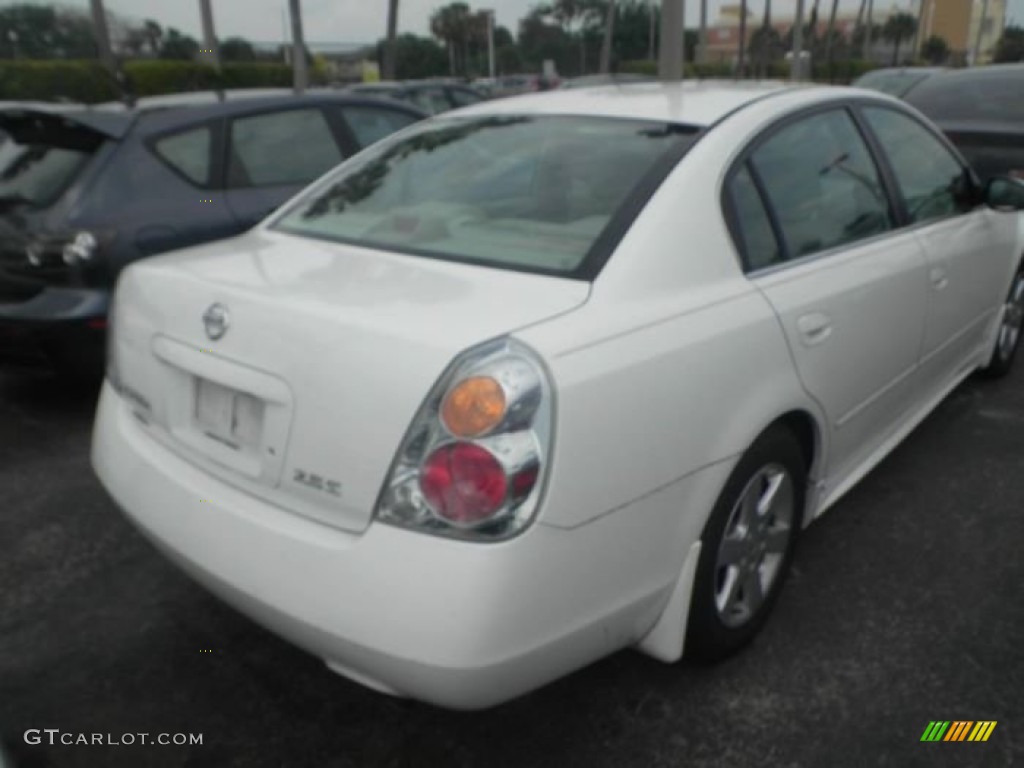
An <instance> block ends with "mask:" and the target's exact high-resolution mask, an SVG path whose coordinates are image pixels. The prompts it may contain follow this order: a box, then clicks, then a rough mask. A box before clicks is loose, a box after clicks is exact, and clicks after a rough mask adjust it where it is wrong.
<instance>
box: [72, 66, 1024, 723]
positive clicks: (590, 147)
mask: <svg viewBox="0 0 1024 768" xmlns="http://www.w3.org/2000/svg"><path fill="white" fill-rule="evenodd" d="M1022 192H1024V186H1022V185H1020V184H1017V183H1016V182H1013V181H1012V180H1008V179H996V180H993V181H992V182H991V183H990V184H989V185H987V186H985V187H981V186H980V185H979V184H978V182H977V180H976V177H975V176H974V174H973V173H972V172H971V171H970V170H969V168H967V167H966V166H965V165H964V162H963V160H962V159H961V157H960V155H959V154H958V153H957V152H956V150H955V149H954V148H953V147H952V146H951V145H950V144H949V142H948V141H946V139H945V138H944V137H943V136H942V135H941V134H940V133H939V132H938V131H937V130H936V129H935V128H934V127H933V126H932V125H931V124H930V123H929V122H928V121H927V120H925V119H924V118H922V117H921V116H920V115H919V114H918V113H916V112H915V111H913V110H912V109H910V108H908V107H907V106H906V105H904V104H902V103H900V102H899V101H896V100H894V99H891V98H889V97H886V96H883V95H880V94H875V93H871V92H868V91H859V90H855V89H832V88H821V87H796V88H791V87H783V86H778V85H743V84H734V85H722V84H713V83H685V84H673V85H662V84H642V85H635V86H627V87H613V88H605V89H582V90H579V91H561V92H556V93H550V94H543V95H536V96H527V97H523V98H519V99H511V100H505V101H496V102H488V103H486V104H483V105H480V106H476V107H472V108H470V109H466V110H461V111H459V112H455V113H450V114H448V115H445V116H443V117H439V118H435V119H432V120H429V121H427V122H424V123H421V124H417V125H415V126H412V127H410V128H408V129H406V130H404V131H403V132H401V133H399V134H396V135H395V136H393V137H391V138H389V139H386V140H384V141H383V142H381V143H380V144H377V145H375V146H373V147H371V148H370V149H368V150H366V151H364V152H362V153H361V154H359V155H357V156H356V157H355V158H353V159H352V160H350V161H348V162H346V163H344V164H343V165H342V166H340V167H339V168H337V169H336V170H335V171H333V172H331V173H330V174H328V175H327V176H326V177H324V178H323V179H321V180H320V181H318V182H317V183H315V184H314V185H313V186H311V187H310V188H308V189H307V190H305V191H304V192H302V193H301V194H300V195H298V196H297V197H296V198H295V199H293V200H292V201H290V202H289V203H288V204H286V205H285V206H284V207H283V208H282V209H281V211H280V212H279V213H277V214H275V215H274V216H272V217H271V218H270V219H268V220H267V221H265V222H264V223H263V224H261V225H260V226H258V227H257V228H255V229H254V230H252V231H251V232H249V233H247V234H245V235H243V236H241V237H237V238H234V239H231V240H225V241H222V242H218V243H213V244H209V245H205V246H201V247H197V248H192V249H189V250H185V251H181V252H179V253H176V254H171V255H167V256H163V257H159V258H155V259H150V260H147V261H145V262H142V263H138V264H136V265H134V266H132V267H131V268H129V269H128V270H126V271H125V272H124V273H123V275H122V276H121V279H120V282H119V286H118V289H117V295H116V301H115V308H114V311H113V313H112V319H111V333H110V350H109V361H108V376H107V381H106V383H105V385H104V387H103V392H102V397H101V400H100V405H99V413H98V415H97V421H96V427H95V434H94V438H93V448H92V451H93V454H92V456H93V463H94V466H95V469H96V471H97V473H98V474H99V477H100V479H101V480H102V482H103V484H104V485H105V486H106V488H107V489H108V491H109V492H110V494H111V495H112V496H113V498H114V499H115V500H116V502H117V504H118V505H119V506H120V507H121V508H122V509H123V510H124V512H125V514H127V515H128V517H129V518H130V519H131V520H132V521H133V522H134V523H135V524H136V525H137V526H138V527H139V529H140V530H141V531H142V532H143V533H144V534H145V535H146V536H147V537H148V538H149V539H150V540H152V541H153V543H154V544H155V545H156V546H157V547H158V548H159V549H161V550H162V551H163V552H164V553H166V555H167V556H168V557H169V558H171V559H172V560H174V561H175V562H176V563H178V564H179V565H180V566H181V568H183V569H184V570H185V571H187V572H188V573H189V574H191V575H192V576H193V577H194V578H195V579H197V580H198V581H199V582H201V583H202V584H204V585H205V586H206V587H208V588H209V589H210V590H211V591H213V592H214V593H216V594H218V595H220V596H221V597H222V598H223V599H224V600H226V601H227V602H229V603H231V604H233V605H234V606H236V607H237V608H238V609H239V610H241V611H243V612H245V613H247V614H248V615H249V616H251V617H252V618H254V619H255V620H256V621H258V622H260V623H262V624H264V625H266V626H267V627H269V628H270V629H272V630H273V631H275V632H277V633H279V634H280V635H282V636H284V637H286V638H288V639H290V640H291V641H292V642H294V643H295V644H297V645H299V646H301V647H303V648H305V649H307V650H308V651H310V652H311V653H314V654H316V655H317V656H319V657H320V658H322V659H323V660H324V661H325V662H326V664H327V665H328V666H329V667H330V668H331V669H333V670H335V671H336V672H339V673H341V674H343V675H346V676H348V677H350V678H352V679H354V680H357V681H359V682H360V683H363V684H365V685H368V686H371V687H373V688H376V689H378V690H381V691H385V692H387V693H391V694H395V695H402V696H409V697H415V698H418V699H422V700H426V701H430V702H434V703H437V704H441V705H445V706H449V707H456V708H479V707H486V706H490V705H493V704H496V703H498V702H501V701H504V700H507V699H509V698H511V697H514V696H517V695H519V694H522V693H524V692H526V691H528V690H531V689H533V688H535V687H537V686H539V685H542V684H544V683H546V682H548V681H550V680H552V679H554V678H556V677H558V676H560V675H564V674H566V673H567V672H569V671H571V670H573V669H577V668H579V667H581V666H583V665H585V664H588V663H590V662H592V661H594V660H595V659H598V658H600V657H602V656H605V655H607V654H609V653H612V652H613V651H616V650H618V649H620V648H624V647H629V646H632V647H635V648H638V649H640V650H641V651H643V652H645V653H647V654H650V655H651V656H654V657H655V658H658V659H661V660H663V661H665V662H673V661H676V660H678V659H680V658H681V657H682V655H683V653H684V652H685V653H686V654H687V655H688V656H693V657H699V658H704V659H714V658H718V657H722V656H725V655H727V654H729V653H731V652H733V651H735V650H737V649H739V648H740V647H741V646H742V645H743V644H744V643H746V642H747V641H748V640H750V639H751V638H752V637H753V635H754V634H755V633H756V631H757V630H758V628H759V627H760V626H761V625H762V623H763V622H764V620H765V618H766V616H767V615H768V613H769V611H770V609H771V607H772V604H773V603H774V602H775V600H776V598H777V597H778V595H779V591H780V588H781V585H782V582H783V580H784V577H785V575H786V570H787V567H788V565H789V563H790V561H791V560H792V556H793V550H794V545H795V542H796V538H797V534H798V532H799V531H800V529H801V528H803V527H804V526H806V525H807V524H809V523H810V522H811V521H812V520H814V519H815V518H817V517H819V516H820V515H821V514H822V513H823V512H824V511H825V510H826V509H828V508H829V507H830V506H832V505H833V504H834V503H835V502H836V501H837V500H838V499H839V498H840V497H841V496H842V495H843V494H844V493H845V492H846V491H847V490H848V489H849V488H850V487H851V486H852V485H853V484H854V483H855V482H857V480H858V479H860V478H861V477H863V476H864V475H865V474H866V473H867V472H868V471H869V470H870V469H871V468H872V467H873V466H875V465H876V464H877V463H878V462H879V461H880V460H881V459H882V458H883V457H884V456H885V455H886V454H887V453H888V452H889V451H890V450H891V449H892V448H893V447H894V446H895V445H896V444H897V443H899V441H900V440H901V439H902V438H903V437H904V436H906V435H907V433H908V432H909V431H910V430H911V429H913V428H914V426H915V425H916V424H918V423H919V422H920V421H921V420H922V419H923V418H924V417H925V416H926V415H927V414H928V412H929V411H930V410H931V409H932V408H934V407H935V405H936V404H937V403H938V402H939V401H940V400H942V398H943V397H944V396H945V395H946V394H948V393H949V392H950V390H952V389H953V388H954V387H956V386H957V384H958V383H959V382H961V381H962V380H963V379H964V378H965V377H967V376H969V375H970V374H971V373H972V372H973V371H975V370H977V369H984V370H986V371H988V373H990V374H993V375H998V374H1003V373H1006V372H1007V371H1008V370H1009V368H1010V365H1011V363H1012V361H1013V357H1014V353H1015V351H1016V349H1017V345H1018V340H1019V338H1020V332H1021V323H1022V312H1024V271H1022V266H1021V257H1022V253H1024V226H1022V222H1021V218H1022V217H1021V215H1020V213H1018V211H1019V210H1020V209H1021V208H1022V207H1024V194H1022ZM926 512H927V510H916V511H915V510H911V511H910V514H922V515H923V514H925V513H926ZM923 522H925V521H924V519H923V518H922V523H923Z"/></svg>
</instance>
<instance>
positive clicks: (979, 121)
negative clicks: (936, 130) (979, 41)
mask: <svg viewBox="0 0 1024 768" xmlns="http://www.w3.org/2000/svg"><path fill="white" fill-rule="evenodd" d="M903 98H904V99H905V100H906V101H907V102H908V103H910V104H913V105H914V106H915V107H917V108H918V109H919V110H921V111H922V112H924V114H926V115H927V116H928V117H930V118H931V119H932V120H933V121H934V122H935V123H936V124H937V125H938V126H939V127H940V128H941V129H942V130H943V131H944V132H945V133H946V135H947V136H949V138H950V139H951V140H952V141H953V143H954V144H956V145H957V147H959V148H960V151H961V152H963V154H964V156H965V157H966V158H967V159H968V160H969V161H970V163H971V165H973V166H974V169H975V170H976V171H977V172H978V175H979V176H981V177H982V179H988V178H991V177H992V176H999V175H1004V176H1005V175H1009V176H1016V177H1017V178H1020V179H1024V64H1005V65H1004V64H1000V65H996V66H990V67H975V68H973V69H961V70H955V71H950V72H945V73H943V74H939V75H935V76H934V77H929V78H928V79H927V80H924V81H922V82H921V83H919V84H918V85H916V86H915V87H913V88H911V89H910V90H909V91H908V92H907V94H906V95H905V96H904V97H903Z"/></svg>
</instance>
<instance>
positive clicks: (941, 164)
mask: <svg viewBox="0 0 1024 768" xmlns="http://www.w3.org/2000/svg"><path fill="white" fill-rule="evenodd" d="M864 117H865V118H867V121H868V123H869V124H870V125H871V129H872V130H873V131H874V132H875V133H876V134H877V135H878V138H879V140H880V141H881V142H882V146H883V147H884V148H885V153H886V155H887V156H888V158H889V164H890V165H891V166H892V171H893V173H894V174H895V176H896V183H897V184H899V187H900V192H901V193H902V195H903V200H904V201H905V202H906V206H907V214H908V216H909V217H910V220H911V221H915V222H917V221H927V220H929V219H939V218H943V217H945V216H951V215H953V214H956V213H958V212H959V211H960V205H959V203H958V202H957V199H958V195H957V188H958V187H959V185H960V184H961V183H962V182H963V178H964V169H963V167H962V166H961V165H960V161H959V160H957V159H956V158H955V157H954V156H953V154H952V153H951V152H950V151H949V150H948V149H946V147H945V146H944V145H943V144H942V142H941V141H939V140H938V139H937V138H936V137H935V136H933V135H932V133H931V132H930V131H929V130H928V129H927V128H925V127H924V126H923V125H921V124H920V123H919V122H917V121H916V120H914V119H913V118H910V117H907V116H906V115H903V114H901V113H899V112H896V111H895V110H892V109H884V108H881V107H867V108H865V109H864Z"/></svg>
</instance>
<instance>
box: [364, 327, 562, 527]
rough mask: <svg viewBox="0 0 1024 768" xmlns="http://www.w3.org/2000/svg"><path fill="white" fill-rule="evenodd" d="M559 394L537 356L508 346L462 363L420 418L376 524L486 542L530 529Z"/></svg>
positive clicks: (486, 349) (487, 348)
mask: <svg viewBox="0 0 1024 768" xmlns="http://www.w3.org/2000/svg"><path fill="white" fill-rule="evenodd" d="M551 424H552V392H551V385H550V382H549V380H548V376H547V374H546V373H545V371H544V368H543V366H542V365H541V363H540V361H539V360H538V359H537V357H536V356H535V355H534V353H533V352H531V351H530V350H528V349H527V348H526V347H524V346H523V345H521V344H519V343H518V342H515V341H512V340H510V339H501V340H499V341H495V342H490V343H488V344H485V345H483V346H481V347H477V348H475V349H472V350H470V351H469V352H467V353H464V354H463V355H460V356H459V357H458V358H456V360H455V361H454V362H453V363H452V364H451V365H450V366H449V367H448V370H447V371H446V372H445V373H444V374H443V375H442V376H441V378H440V380H439V381H438V383H437V384H436V385H435V386H434V388H433V390H432V391H431V392H430V394H429V395H428V397H427V399H426V401H425V402H424V403H423V405H422V406H421V407H420V410H419V412H418V413H417V414H416V417H415V418H414V419H413V423H412V425H411V427H410V428H409V431H408V433H407V434H406V436H405V439H404V440H403V442H402V445H401V446H400V447H399V450H398V454H397V455H396V457H395V460H394V462H393V463H392V466H391V471H390V473H389V474H388V478H387V481H386V482H385V484H384V489H383V491H382V492H381V495H380V501H379V502H378V504H377V511H376V516H377V519H378V520H380V521H382V522H386V523H391V524H393V525H399V526H403V527H406V528H414V529H417V530H422V531H427V532H431V533H436V534H440V535H445V536H454V537H458V538H464V539H465V538H468V539H477V540H494V539H503V538H507V537H509V536H512V535H514V534H516V533H517V532H519V531H521V530H522V529H523V528H525V527H526V526H527V525H528V524H529V522H530V521H531V520H532V519H533V516H534V514H535V513H536V510H537V505H538V500H539V496H540V490H541V483H542V480H543V476H544V471H545V469H546V466H547V463H548V460H549V451H550V444H551Z"/></svg>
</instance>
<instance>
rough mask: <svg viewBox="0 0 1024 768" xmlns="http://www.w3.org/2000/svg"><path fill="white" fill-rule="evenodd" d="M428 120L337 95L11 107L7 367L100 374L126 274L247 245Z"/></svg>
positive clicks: (2, 204) (4, 321) (2, 238)
mask: <svg viewBox="0 0 1024 768" xmlns="http://www.w3.org/2000/svg"><path fill="white" fill-rule="evenodd" d="M186 101H187V100H186ZM423 117H424V115H423V113H422V112H420V111H419V110H416V109H414V108H412V107H409V106H406V105H403V104H400V103H397V102H389V101H381V100H374V99H367V98H356V97H351V96H343V95H338V94H318V95H306V96H301V97H297V96H294V95H282V96H271V97H261V98H250V99H242V100H235V101H226V102H223V103H196V104H195V105H193V106H181V105H179V106H176V107H173V108H168V107H159V108H148V109H146V108H139V109H134V110H127V111H126V110H120V111H118V110H109V109H85V108H77V109H63V108H62V109H47V108H43V107H38V108H36V107H21V106H18V107H10V108H6V109H0V131H3V132H4V133H6V134H7V136H8V138H7V140H6V141H4V142H3V143H2V144H0V365H3V366H5V367H7V366H10V365H12V364H29V365H37V364H44V365H49V366H50V367H56V368H58V369H62V370H67V371H69V372H88V373H91V372H93V371H97V370H99V369H100V368H101V367H102V358H103V355H102V348H103V340H104V329H105V328H106V314H107V308H108V298H109V295H110V291H111V288H112V287H113V285H114V282H115V280H116V278H117V275H118V273H119V272H120V271H121V269H122V268H123V267H124V266H125V265H127V264H129V263H130V262H132V261H135V260H136V259H140V258H144V257H146V256H151V255H154V254H158V253H161V252H164V251H169V250H172V249H175V248H181V247H185V246H189V245H195V244H198V243H202V242H206V241H210V240H215V239H218V238H223V237H228V236H231V235H235V234H239V233H241V232H243V231H244V230H246V229H249V228H250V227H252V226H253V225H254V224H256V223H257V222H259V221H260V220H261V219H263V218H264V217H265V216H266V215H267V214H268V213H269V212H270V211H272V210H273V209H274V208H275V207H277V206H278V205H280V204H281V203H282V202H284V201H285V200H287V199H288V198H289V197H291V196H292V195H294V194H295V193H296V192H297V191H298V190H299V189H301V188H302V187H303V186H305V185H306V184H308V183H309V182H310V181H312V180H313V179H315V178H317V177H318V176H320V175H321V174H323V173H324V172H326V171H327V170H329V169H330V168H332V167H333V166H335V165H336V164H338V163H339V162H340V161H341V160H343V159H344V158H346V157H348V156H350V155H352V154H354V153H355V152H357V151H358V150H359V149H361V148H362V147H365V146H367V145H368V144H371V143H373V142H375V141H377V140H378V139H381V138H383V137H384V136H386V135H388V134H390V133H392V132H394V131H396V130H398V129H400V128H403V127H405V126H407V125H409V124H411V123H414V122H416V121H418V120H420V119H422V118H423Z"/></svg>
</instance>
